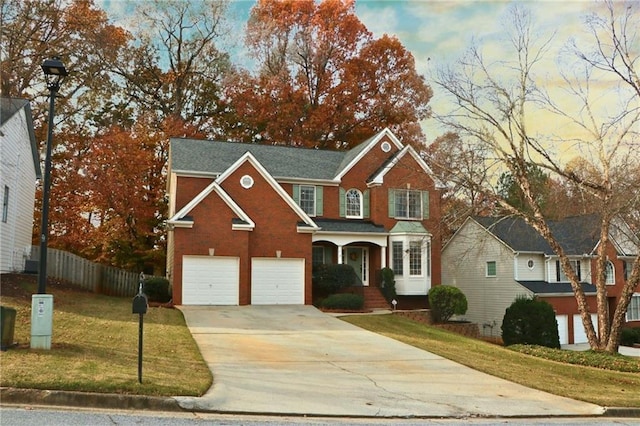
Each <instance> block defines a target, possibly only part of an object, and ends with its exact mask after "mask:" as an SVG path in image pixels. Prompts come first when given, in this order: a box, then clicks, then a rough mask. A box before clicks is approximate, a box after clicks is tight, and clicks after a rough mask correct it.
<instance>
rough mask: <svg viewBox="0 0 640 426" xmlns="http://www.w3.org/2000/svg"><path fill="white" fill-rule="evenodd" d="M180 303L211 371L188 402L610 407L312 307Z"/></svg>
mask: <svg viewBox="0 0 640 426" xmlns="http://www.w3.org/2000/svg"><path fill="white" fill-rule="evenodd" d="M180 310H181V311H182V312H183V313H184V316H185V318H186V321H187V325H188V326H189V329H190V330H191V333H192V334H193V336H194V338H195V340H196V342H197V344H198V346H199V348H200V351H201V352H202V355H203V357H204V359H205V361H206V362H207V364H208V365H209V367H210V368H211V371H212V373H213V376H214V382H213V386H212V387H211V389H209V391H208V392H207V393H206V394H205V395H204V396H202V397H200V398H192V397H178V398H176V399H177V400H178V403H179V404H180V405H181V406H182V407H183V408H185V409H188V410H193V411H214V412H234V413H269V414H290V415H317V416H358V417H361V416H372V417H406V416H409V417H410V416H417V417H470V416H496V417H503V416H505V417H509V416H555V415H561V416H584V415H598V414H601V413H602V412H603V411H604V410H603V408H602V407H599V406H596V405H593V404H588V403H584V402H579V401H575V400H571V399H567V398H562V397H558V396H554V395H550V394H548V393H544V392H540V391H536V390H533V389H529V388H526V387H524V386H520V385H517V384H514V383H511V382H508V381H505V380H502V379H498V378H496V377H493V376H489V375H487V374H483V373H479V372H477V371H475V370H472V369H470V368H467V367H464V366H462V365H460V364H456V363H454V362H452V361H449V360H447V359H444V358H442V357H439V356H436V355H434V354H431V353H429V352H426V351H423V350H420V349H416V348H414V347H412V346H409V345H406V344H404V343H400V342H397V341H395V340H392V339H389V338H387V337H384V336H380V335H377V334H375V333H371V332H368V331H365V330H362V329H360V328H358V327H355V326H352V325H350V324H347V323H345V322H343V321H340V320H339V319H337V318H334V317H332V316H330V315H327V314H324V313H322V312H320V311H318V310H317V309H315V308H314V307H312V306H229V307H205V306H181V307H180ZM185 374H188V372H185Z"/></svg>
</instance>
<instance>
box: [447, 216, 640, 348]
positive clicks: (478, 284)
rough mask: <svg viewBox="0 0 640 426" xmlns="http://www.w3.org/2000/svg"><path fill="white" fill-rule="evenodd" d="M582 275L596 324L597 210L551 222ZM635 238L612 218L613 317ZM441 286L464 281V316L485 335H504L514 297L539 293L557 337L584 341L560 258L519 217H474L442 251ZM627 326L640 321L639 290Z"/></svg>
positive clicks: (635, 246)
mask: <svg viewBox="0 0 640 426" xmlns="http://www.w3.org/2000/svg"><path fill="white" fill-rule="evenodd" d="M549 225H550V227H551V230H552V232H553V233H554V235H555V236H556V238H557V239H558V242H559V243H560V244H561V245H562V246H563V248H564V250H565V253H566V254H567V255H568V256H569V259H570V261H571V264H572V266H573V268H574V270H575V271H576V273H577V275H578V277H579V278H580V279H581V285H582V288H583V290H584V292H585V295H586V298H587V303H588V305H589V312H590V313H591V320H592V322H593V324H594V326H595V327H596V329H597V314H596V312H597V310H596V288H595V286H594V285H593V284H592V283H593V279H592V275H593V274H594V271H595V268H596V266H595V253H596V250H597V247H598V245H599V243H600V236H599V231H600V225H599V217H598V216H597V215H584V216H574V217H569V218H565V219H563V220H559V221H551V222H549ZM639 246H640V245H639V244H638V241H637V239H635V237H633V236H632V233H631V232H630V231H629V230H628V228H627V227H626V226H625V224H624V223H618V222H616V223H614V224H613V225H612V227H611V230H610V237H609V242H608V245H607V253H608V256H607V257H608V260H607V271H606V273H607V298H608V301H609V307H610V309H609V311H610V315H613V307H614V306H615V305H617V303H618V301H619V298H620V294H621V291H622V287H623V285H624V282H625V281H626V279H627V274H628V273H629V271H630V270H631V266H632V264H633V261H634V260H635V259H636V258H637V256H638V247H639ZM442 262H443V271H442V278H443V284H449V285H454V286H457V287H459V288H460V289H461V290H462V291H463V292H464V294H465V295H466V297H467V302H468V307H469V308H468V311H467V314H466V316H465V317H466V319H468V320H471V321H473V322H477V323H478V324H479V325H480V332H481V334H484V335H493V336H499V335H500V334H501V329H500V326H501V324H502V318H503V316H504V312H505V310H506V308H507V307H509V306H510V305H511V303H512V302H513V301H514V300H515V298H516V297H517V296H528V297H531V296H536V297H538V298H539V299H542V300H545V301H547V302H548V303H549V304H551V305H552V306H553V308H554V310H555V313H556V320H557V322H558V334H559V336H560V343H561V344H567V343H582V342H586V341H587V338H586V333H585V331H584V326H583V325H582V319H581V317H580V314H579V311H578V306H577V302H576V300H575V297H574V294H573V290H572V289H571V285H570V283H569V280H568V278H567V277H566V276H565V274H564V273H563V272H562V269H561V268H560V263H559V259H558V256H557V255H556V254H555V253H554V252H553V250H552V249H551V247H550V246H549V245H548V244H547V242H546V241H545V240H544V239H543V238H542V237H541V236H540V235H538V233H537V232H536V231H535V230H534V229H533V228H532V227H531V226H529V225H527V224H526V223H525V222H524V221H523V220H522V219H520V218H515V217H470V218H468V219H467V220H466V221H465V223H464V224H463V225H462V226H461V227H460V229H458V231H456V233H455V234H454V236H453V237H452V238H451V239H450V240H449V241H448V242H447V244H446V245H445V247H444V249H443V253H442ZM636 291H640V288H639V289H637V290H636ZM626 324H627V325H628V326H631V327H637V326H640V293H636V294H635V295H634V296H633V298H632V300H631V304H630V306H629V308H628V310H627V315H626Z"/></svg>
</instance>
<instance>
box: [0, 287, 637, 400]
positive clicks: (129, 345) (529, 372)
mask: <svg viewBox="0 0 640 426" xmlns="http://www.w3.org/2000/svg"><path fill="white" fill-rule="evenodd" d="M7 278H8V277H7V276H5V275H3V276H2V277H1V279H2V281H1V282H0V284H1V286H2V287H1V288H0V290H1V293H0V295H1V296H0V303H1V304H2V305H3V306H9V307H13V308H15V309H16V310H17V318H16V326H15V336H14V341H17V342H18V343H19V346H18V347H16V348H13V349H10V350H8V351H6V352H2V353H1V354H0V365H1V367H2V374H1V376H0V386H11V387H19V388H36V389H63V390H78V391H93V392H115V393H124V394H141V395H159V396H173V395H202V394H203V393H204V392H206V391H207V389H209V387H210V386H211V383H212V377H211V373H210V371H209V369H208V368H207V366H206V364H205V363H204V361H203V360H202V356H201V355H200V353H199V351H198V348H197V346H196V344H195V342H194V340H193V338H192V336H191V334H190V333H189V330H188V328H187V327H186V325H185V322H184V318H183V316H182V313H181V312H180V311H178V310H176V309H166V308H149V311H148V313H147V314H146V315H145V316H144V350H143V359H144V362H143V383H142V384H139V383H138V315H134V314H132V313H131V306H132V303H131V302H132V301H131V299H129V298H116V297H108V296H102V295H97V294H93V293H88V292H82V291H78V290H75V289H72V288H69V287H68V286H64V285H62V284H61V283H59V284H57V285H56V284H50V285H49V286H48V287H47V292H48V293H50V294H53V295H54V320H53V321H54V326H53V337H52V341H53V344H52V349H51V350H32V349H30V348H29V339H30V333H31V329H30V321H31V294H33V293H34V292H35V289H36V283H35V277H25V276H12V277H11V279H7ZM343 320H345V321H348V322H350V323H352V324H355V325H357V326H359V327H362V328H365V329H368V330H371V331H374V332H376V333H380V334H383V335H386V336H389V337H391V338H393V339H396V340H399V341H402V342H405V343H408V344H410V345H413V346H416V347H418V348H421V349H425V350H428V351H430V352H433V353H435V354H438V355H440V356H443V357H445V358H448V359H451V360H453V361H456V362H459V363H461V364H464V365H467V366H469V367H471V368H474V369H476V370H479V371H484V372H486V373H489V374H492V375H494V376H498V377H502V378H504V379H507V380H510V381H513V382H516V383H520V384H523V385H525V386H529V387H532V388H535V389H540V390H544V391H547V392H550V393H553V394H556V395H562V396H566V397H569V398H575V399H579V400H583V401H588V402H592V403H595V404H598V405H603V406H610V407H640V398H639V397H638V395H640V373H637V372H621V371H611V370H605V369H601V368H594V367H585V366H579V365H571V364H567V363H564V362H558V361H551V360H548V359H544V358H541V357H540V356H546V355H545V354H544V353H543V351H539V350H537V351H536V355H539V356H532V355H527V354H524V353H520V352H516V351H513V350H510V349H506V348H503V347H500V346H496V345H493V344H490V343H486V342H483V341H480V340H475V339H469V338H465V337H462V336H459V335H457V334H453V333H449V332H445V331H442V330H440V329H438V328H435V327H428V326H425V325H422V324H419V323H416V322H413V321H411V320H409V319H406V318H403V317H400V316H398V315H360V316H349V317H343ZM581 356H582V357H587V358H589V359H591V360H595V365H607V363H609V362H610V363H611V365H610V366H611V367H612V368H618V367H617V366H624V369H629V367H631V370H630V371H638V370H637V369H636V367H637V368H640V360H638V359H635V358H630V357H622V356H604V355H602V354H592V355H591V354H589V353H587V354H583V355H581ZM575 357H576V356H575V355H574V354H569V353H566V356H563V357H560V358H558V359H560V360H564V359H569V360H571V361H572V362H573V361H575ZM621 368H622V367H621ZM634 369H635V370H634Z"/></svg>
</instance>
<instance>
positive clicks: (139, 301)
mask: <svg viewBox="0 0 640 426" xmlns="http://www.w3.org/2000/svg"><path fill="white" fill-rule="evenodd" d="M143 282H144V274H143V273H142V272H141V273H140V285H139V286H138V294H136V295H135V297H134V298H133V313H134V314H138V315H140V320H139V323H138V383H142V330H143V323H144V314H146V313H147V306H148V303H147V295H146V294H144V293H143V292H142V284H143Z"/></svg>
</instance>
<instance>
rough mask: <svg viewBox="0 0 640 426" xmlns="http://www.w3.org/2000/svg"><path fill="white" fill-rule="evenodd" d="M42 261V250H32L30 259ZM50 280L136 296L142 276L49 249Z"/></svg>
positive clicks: (121, 294)
mask: <svg viewBox="0 0 640 426" xmlns="http://www.w3.org/2000/svg"><path fill="white" fill-rule="evenodd" d="M39 258H40V247H39V246H32V247H31V259H32V260H38V259H39ZM47 276H49V277H52V278H57V279H61V280H65V281H68V282H70V283H72V284H74V285H76V286H78V287H80V288H83V289H86V290H90V291H93V292H95V293H101V294H106V295H109V296H121V297H128V296H135V295H136V293H138V285H139V282H140V274H137V273H135V272H129V271H125V270H123V269H118V268H115V267H113V266H105V265H101V264H99V263H95V262H92V261H90V260H87V259H83V258H82V257H80V256H77V255H75V254H73V253H69V252H66V251H63V250H58V249H52V248H49V249H47Z"/></svg>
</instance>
